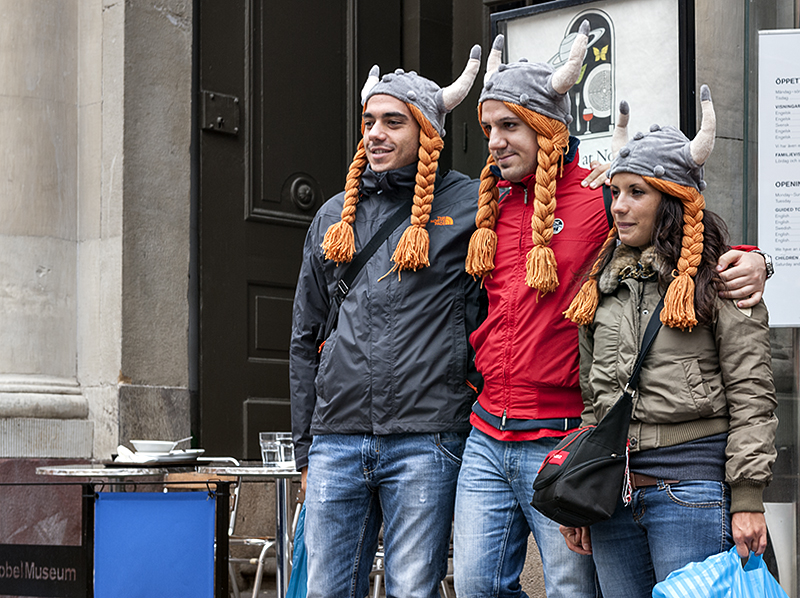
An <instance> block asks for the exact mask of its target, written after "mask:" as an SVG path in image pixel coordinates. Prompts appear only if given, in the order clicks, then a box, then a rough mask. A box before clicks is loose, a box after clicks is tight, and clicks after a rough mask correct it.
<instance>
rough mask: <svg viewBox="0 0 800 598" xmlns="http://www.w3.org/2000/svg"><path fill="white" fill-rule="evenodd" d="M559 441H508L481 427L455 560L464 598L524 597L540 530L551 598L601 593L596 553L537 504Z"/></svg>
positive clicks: (467, 466)
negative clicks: (580, 549) (573, 546)
mask: <svg viewBox="0 0 800 598" xmlns="http://www.w3.org/2000/svg"><path fill="white" fill-rule="evenodd" d="M558 441H559V439H558V438H543V439H541V440H533V441H521V442H506V441H502V440H495V439H494V438H492V437H491V436H488V435H487V434H484V433H483V432H481V431H480V430H476V429H473V430H472V433H471V434H470V436H469V439H468V440H467V448H466V449H465V450H464V463H463V464H462V466H461V474H460V476H459V479H458V494H457V497H456V515H455V534H454V543H455V546H454V552H453V564H454V567H455V573H454V577H455V585H456V594H457V595H458V597H459V598H512V597H513V598H521V597H523V596H526V594H525V593H524V592H523V591H522V588H521V587H520V582H519V577H520V573H522V568H523V566H524V564H525V556H526V554H527V550H528V536H530V534H531V532H533V536H534V538H535V539H536V545H537V546H538V547H539V553H540V554H541V557H542V565H543V567H544V582H545V590H546V591H547V596H548V598H595V596H597V584H596V582H595V574H594V564H593V563H592V558H591V557H588V556H582V555H579V554H577V553H574V552H572V551H571V550H570V549H569V548H567V544H566V542H565V541H564V537H563V536H562V535H561V532H560V531H559V529H558V524H557V523H556V522H555V521H551V520H550V519H548V518H547V517H545V516H544V515H542V514H541V513H539V511H537V510H536V509H534V508H533V507H532V506H531V504H530V503H531V500H532V499H533V481H534V479H536V473H537V472H538V470H539V466H540V465H541V464H542V461H543V460H544V458H545V457H546V456H547V453H549V452H550V451H551V450H553V448H554V447H555V446H556V444H558Z"/></svg>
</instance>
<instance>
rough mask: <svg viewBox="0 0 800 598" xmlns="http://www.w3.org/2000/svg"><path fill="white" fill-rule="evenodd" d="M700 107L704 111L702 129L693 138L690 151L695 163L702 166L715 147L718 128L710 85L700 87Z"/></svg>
mask: <svg viewBox="0 0 800 598" xmlns="http://www.w3.org/2000/svg"><path fill="white" fill-rule="evenodd" d="M700 109H701V110H702V111H703V119H702V122H701V123H700V131H698V133H697V135H696V136H695V138H694V139H692V142H691V144H690V145H689V152H690V153H691V156H692V160H694V161H695V164H697V165H699V166H702V165H703V164H705V161H706V160H708V157H709V156H710V155H711V150H712V149H714V135H715V133H716V130H717V116H716V114H714V103H713V102H712V101H711V90H709V89H708V85H702V86H701V87H700Z"/></svg>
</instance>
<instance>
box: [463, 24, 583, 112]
mask: <svg viewBox="0 0 800 598" xmlns="http://www.w3.org/2000/svg"><path fill="white" fill-rule="evenodd" d="M588 41H589V21H586V20H584V21H583V22H582V23H581V25H580V28H579V29H578V35H577V36H576V37H575V41H574V42H573V44H572V50H571V51H570V55H569V59H568V60H567V62H566V63H565V64H564V65H563V66H561V67H560V68H559V69H558V70H555V69H553V67H552V66H550V65H549V64H546V63H543V62H528V61H527V59H525V58H521V59H520V60H519V62H512V63H511V64H500V55H501V53H502V49H503V43H504V39H503V36H502V35H498V36H497V38H496V39H495V41H494V44H493V46H492V52H491V54H490V55H489V59H488V61H487V64H486V76H485V77H484V84H483V91H482V92H481V97H480V99H479V100H478V101H479V102H481V103H482V102H485V101H486V100H499V101H501V102H510V103H512V104H519V105H520V106H522V107H523V108H527V109H529V110H532V111H533V112H538V113H539V114H543V115H544V116H547V117H549V118H554V119H556V120H558V121H561V122H562V123H564V124H567V125H568V124H569V123H570V122H572V115H570V109H569V97H568V96H567V91H569V89H570V87H572V86H573V85H574V84H575V82H576V81H577V80H578V77H579V76H580V73H581V66H582V64H583V59H584V57H585V56H586V47H587V44H588Z"/></svg>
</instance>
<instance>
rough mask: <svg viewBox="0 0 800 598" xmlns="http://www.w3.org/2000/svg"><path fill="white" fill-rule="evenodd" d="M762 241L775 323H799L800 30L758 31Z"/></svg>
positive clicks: (759, 216)
mask: <svg viewBox="0 0 800 598" xmlns="http://www.w3.org/2000/svg"><path fill="white" fill-rule="evenodd" d="M758 41H759V46H758V48H759V60H758V71H759V76H758V244H759V246H760V247H761V249H763V250H764V251H766V252H767V253H769V254H771V255H772V256H773V261H774V264H775V275H774V276H773V277H772V278H771V279H770V280H769V282H768V283H767V290H766V292H765V293H764V300H765V301H766V303H767V306H768V307H769V314H770V316H769V320H770V322H769V323H770V326H784V327H800V301H799V300H798V299H799V298H800V62H798V60H797V57H798V55H800V31H798V30H796V29H791V30H775V31H759V37H758Z"/></svg>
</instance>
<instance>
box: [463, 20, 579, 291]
mask: <svg viewBox="0 0 800 598" xmlns="http://www.w3.org/2000/svg"><path fill="white" fill-rule="evenodd" d="M503 43H504V38H503V36H502V35H498V36H497V38H495V40H494V43H493V44H492V51H491V53H490V54H489V58H488V60H487V62H486V76H485V77H484V79H483V91H482V92H481V96H480V99H479V105H478V111H479V114H480V115H481V119H483V116H482V115H483V104H484V102H486V101H496V102H503V103H504V104H505V105H506V106H507V107H508V109H509V110H510V111H511V112H513V113H514V114H516V115H517V116H518V117H519V118H520V119H521V120H522V122H524V123H525V124H526V125H527V126H529V127H530V128H531V129H533V131H534V132H535V133H536V135H537V141H538V144H539V151H538V152H537V163H536V171H535V173H536V180H535V183H534V185H535V188H534V214H533V217H532V218H531V234H532V236H533V248H532V249H531V250H530V252H528V256H527V265H526V276H525V283H526V284H527V285H528V286H530V287H532V288H535V289H538V290H539V291H540V292H541V293H542V294H544V293H550V292H552V291H554V290H555V289H556V288H557V287H558V284H559V281H558V271H557V266H558V264H557V260H556V256H555V253H554V252H553V249H552V248H551V247H550V241H551V240H552V238H553V235H554V234H555V233H554V231H553V223H554V221H555V216H554V214H555V209H556V196H555V193H554V191H553V189H554V188H555V182H556V179H557V178H558V171H559V164H563V159H564V153H565V151H566V150H567V148H568V147H569V131H568V130H567V125H568V124H569V123H570V122H571V121H572V116H570V113H569V112H570V110H569V107H570V106H569V97H568V96H567V92H568V91H569V89H570V88H571V87H572V86H573V85H574V84H575V82H576V81H577V80H578V77H580V74H581V67H582V65H583V59H584V58H585V57H586V48H587V45H588V43H589V21H587V20H584V21H583V22H582V23H581V25H580V27H579V29H578V33H577V34H576V35H575V41H574V42H573V43H572V48H571V50H570V55H569V58H568V59H567V61H566V62H565V63H564V65H563V66H561V67H560V68H558V69H557V70H554V69H553V67H552V66H550V65H549V64H544V63H535V62H528V61H527V60H524V59H523V60H520V61H519V62H515V63H512V64H501V55H502V51H503ZM481 126H482V127H483V123H482V124H481ZM484 133H485V134H486V136H487V137H488V136H489V132H488V131H487V130H486V128H484ZM493 166H495V163H494V158H493V157H492V156H490V157H489V160H488V161H487V165H486V167H484V169H483V171H482V172H481V187H480V188H481V192H480V194H479V196H478V212H477V215H476V217H475V225H476V227H477V228H478V230H476V231H475V233H474V234H473V235H472V238H471V239H470V244H469V250H468V252H467V264H466V270H467V272H468V273H469V274H471V275H472V276H475V277H485V276H487V275H489V274H490V273H491V271H492V270H493V269H494V257H495V253H496V250H497V235H496V233H495V232H494V226H495V223H496V220H497V218H496V215H497V176H496V175H495V174H494V173H493V172H492V167H493ZM501 171H502V168H501Z"/></svg>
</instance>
